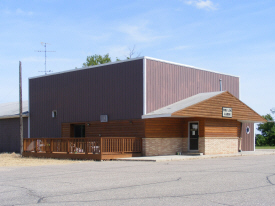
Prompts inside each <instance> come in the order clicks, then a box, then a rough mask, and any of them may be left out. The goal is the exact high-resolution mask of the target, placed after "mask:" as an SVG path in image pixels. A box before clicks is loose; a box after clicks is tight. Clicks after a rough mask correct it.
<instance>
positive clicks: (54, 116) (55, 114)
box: [52, 110, 57, 118]
mask: <svg viewBox="0 0 275 206" xmlns="http://www.w3.org/2000/svg"><path fill="white" fill-rule="evenodd" d="M56 116H57V111H56V110H53V111H52V118H56Z"/></svg>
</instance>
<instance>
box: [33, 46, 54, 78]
mask: <svg viewBox="0 0 275 206" xmlns="http://www.w3.org/2000/svg"><path fill="white" fill-rule="evenodd" d="M41 44H42V45H44V47H45V51H36V52H44V53H45V71H39V72H45V75H46V74H47V72H53V71H51V70H49V71H47V52H55V51H47V44H48V45H51V44H49V43H45V42H41Z"/></svg>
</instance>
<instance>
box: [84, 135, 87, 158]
mask: <svg viewBox="0 0 275 206" xmlns="http://www.w3.org/2000/svg"><path fill="white" fill-rule="evenodd" d="M84 148H85V154H86V155H87V154H88V140H87V137H85V146H84Z"/></svg>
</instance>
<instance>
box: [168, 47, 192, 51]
mask: <svg viewBox="0 0 275 206" xmlns="http://www.w3.org/2000/svg"><path fill="white" fill-rule="evenodd" d="M189 48H190V47H189V46H176V47H173V48H171V49H169V50H170V51H178V50H185V49H189Z"/></svg>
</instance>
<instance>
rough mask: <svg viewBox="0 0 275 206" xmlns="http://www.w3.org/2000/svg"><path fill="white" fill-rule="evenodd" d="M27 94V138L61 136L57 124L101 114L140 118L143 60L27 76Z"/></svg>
mask: <svg viewBox="0 0 275 206" xmlns="http://www.w3.org/2000/svg"><path fill="white" fill-rule="evenodd" d="M29 95H30V99H29V104H30V130H31V132H30V135H31V137H61V123H63V122H88V121H99V117H100V115H102V114H107V115H108V118H109V121H112V120H122V119H140V118H141V115H142V113H143V60H142V59H139V60H134V61H129V62H123V63H118V64H111V65H105V66H101V67H95V68H90V69H84V70H76V71H72V72H67V73H61V74H56V75H50V76H45V77H40V78H34V79H30V80H29ZM52 110H57V117H56V118H52V117H51V112H52Z"/></svg>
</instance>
